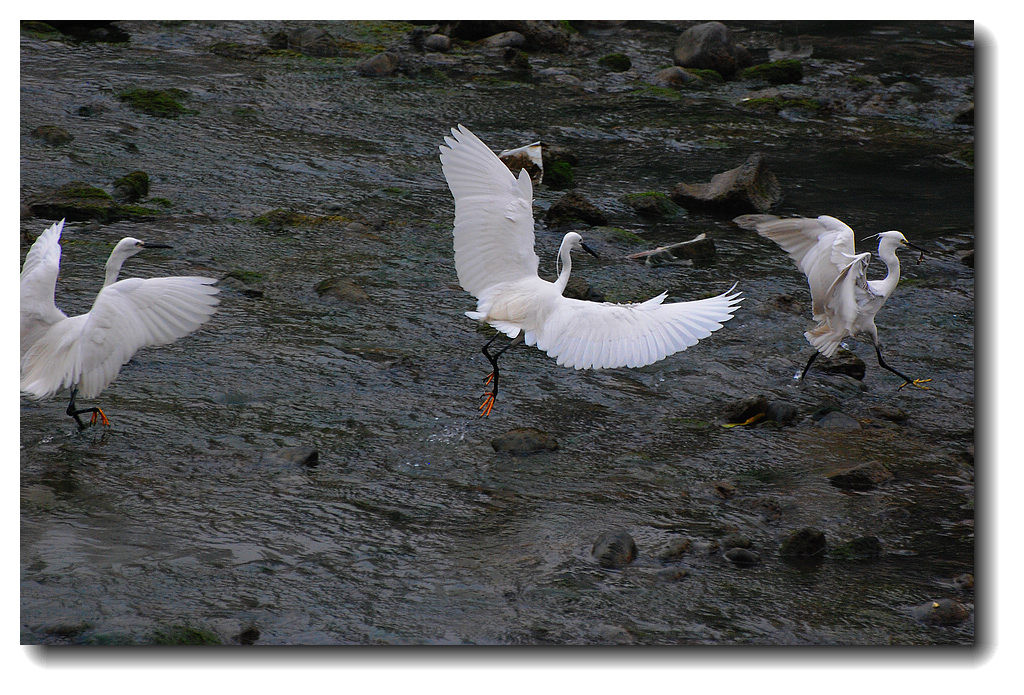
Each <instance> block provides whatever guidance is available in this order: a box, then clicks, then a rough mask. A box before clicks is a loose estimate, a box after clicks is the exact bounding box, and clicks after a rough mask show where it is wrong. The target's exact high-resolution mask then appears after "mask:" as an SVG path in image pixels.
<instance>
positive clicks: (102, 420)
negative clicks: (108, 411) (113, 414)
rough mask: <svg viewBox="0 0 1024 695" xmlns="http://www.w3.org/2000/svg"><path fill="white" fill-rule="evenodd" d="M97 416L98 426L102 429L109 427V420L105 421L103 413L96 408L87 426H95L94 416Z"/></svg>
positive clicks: (105, 417)
mask: <svg viewBox="0 0 1024 695" xmlns="http://www.w3.org/2000/svg"><path fill="white" fill-rule="evenodd" d="M97 415H99V416H100V424H101V425H103V426H104V427H110V420H108V419H107V416H106V415H105V414H104V413H103V411H102V410H101V409H100V408H97V409H96V412H94V413H93V414H92V418H91V419H90V420H89V424H90V425H95V424H96V416H97Z"/></svg>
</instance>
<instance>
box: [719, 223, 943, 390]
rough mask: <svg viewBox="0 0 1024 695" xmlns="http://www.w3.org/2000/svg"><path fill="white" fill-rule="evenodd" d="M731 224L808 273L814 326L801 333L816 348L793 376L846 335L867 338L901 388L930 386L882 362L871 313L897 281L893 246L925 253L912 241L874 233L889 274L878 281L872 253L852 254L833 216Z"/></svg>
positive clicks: (849, 235) (849, 237)
mask: <svg viewBox="0 0 1024 695" xmlns="http://www.w3.org/2000/svg"><path fill="white" fill-rule="evenodd" d="M733 222H735V223H736V224H737V225H739V226H740V227H742V228H744V229H753V230H756V231H757V233H758V234H760V235H761V236H763V237H766V238H768V239H771V240H772V241H774V242H775V243H776V244H778V245H779V246H780V247H782V249H783V250H784V251H786V252H787V253H789V257H790V258H792V259H793V261H794V262H795V263H796V264H797V266H798V267H799V268H800V270H802V271H803V272H804V275H806V276H807V284H808V285H810V288H811V302H812V309H811V311H812V313H813V316H814V320H815V321H817V322H818V325H817V326H815V327H814V328H812V329H811V330H809V331H807V332H806V333H804V337H805V338H807V342H809V343H810V344H811V345H813V346H814V348H815V352H814V353H813V354H812V355H811V358H810V359H809V360H807V364H806V365H805V366H804V368H803V371H802V372H800V375H799V376H798V377H797V379H801V380H802V379H803V378H804V375H805V374H807V370H808V369H810V368H811V364H812V363H813V362H814V360H815V359H816V358H817V357H818V355H819V354H821V355H824V356H825V357H831V356H832V355H833V354H834V353H835V351H836V349H838V347H839V344H840V343H841V342H842V341H843V340H845V339H846V338H848V337H849V338H857V337H858V336H866V337H867V338H868V339H869V340H870V341H871V344H872V345H874V346H875V354H876V355H877V357H878V365H879V366H880V367H882V368H883V369H887V370H889V371H890V372H892V373H893V374H895V375H897V376H899V377H900V378H901V379H903V383H902V384H901V385H900V387H899V388H903V387H904V386H907V385H908V384H910V385H912V386H917V387H918V388H923V389H927V388H928V387H927V386H922V384H924V383H925V382H928V381H931V379H912V378H910V377H908V376H906V375H905V374H903V373H902V372H898V371H896V370H895V369H893V368H892V367H890V366H889V365H888V364H886V362H885V360H884V359H883V358H882V347H881V345H880V344H879V342H878V329H877V328H875V314H877V313H878V311H879V309H881V308H882V305H883V304H885V300H887V299H888V298H889V297H890V296H891V295H892V293H893V291H894V290H895V289H896V285H897V284H898V283H899V281H900V260H899V258H897V257H896V249H898V248H902V247H904V246H909V247H910V248H912V249H917V250H918V251H920V252H921V254H922V257H923V255H924V251H923V250H922V249H921V248H919V247H917V246H914V245H913V244H911V243H910V242H909V241H907V238H906V237H905V236H903V234H902V233H900V232H897V231H889V232H881V233H880V234H877V235H875V236H877V237H878V255H879V257H880V258H881V259H882V262H884V263H885V267H886V269H887V270H888V273H887V274H886V276H885V278H884V279H882V280H868V279H867V267H868V262H869V261H870V260H871V254H870V253H860V254H858V253H856V251H855V249H854V240H853V230H852V229H850V227H848V226H847V225H846V224H844V223H843V222H841V221H839V220H837V219H836V218H835V217H829V216H828V215H822V216H821V217H818V218H817V219H812V218H809V217H790V218H779V217H776V216H775V215H740V216H739V217H737V218H736V219H734V220H733ZM919 262H920V259H919Z"/></svg>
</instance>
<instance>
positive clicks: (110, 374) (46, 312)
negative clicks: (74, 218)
mask: <svg viewBox="0 0 1024 695" xmlns="http://www.w3.org/2000/svg"><path fill="white" fill-rule="evenodd" d="M63 229H64V220H61V221H60V222H58V223H56V224H53V225H51V226H50V227H49V228H48V229H47V230H46V231H45V232H43V233H42V234H40V235H39V238H38V239H36V241H35V243H33V244H32V248H30V249H29V250H28V254H26V256H25V264H24V265H23V266H22V270H21V392H22V393H24V394H26V395H28V396H30V397H32V398H35V399H42V398H47V397H49V396H52V395H53V394H55V393H57V392H58V391H60V390H61V389H63V388H66V387H70V389H71V401H70V402H69V403H68V408H67V414H68V415H69V416H71V417H73V418H74V419H75V422H77V423H78V427H79V429H84V428H85V423H83V422H82V419H81V418H80V417H79V416H80V415H82V414H83V413H92V419H91V422H90V424H95V422H96V419H97V417H99V419H100V422H101V423H102V424H103V425H109V424H110V422H109V420H108V419H107V416H106V415H105V414H104V413H103V411H102V410H101V409H100V408H82V409H79V408H76V407H75V397H76V396H77V395H78V394H79V393H81V395H82V396H83V397H84V398H95V397H96V396H98V395H99V394H100V392H101V391H102V390H103V389H105V388H106V387H107V385H108V384H110V382H112V381H113V380H114V378H115V377H116V376H117V373H118V372H119V371H120V370H121V366H122V365H123V364H125V363H127V362H128V360H130V359H131V357H132V355H134V354H135V353H136V352H137V351H138V350H139V349H140V348H143V347H147V346H151V345H165V344H167V343H171V342H174V341H175V340H177V339H178V338H181V337H184V336H186V335H188V334H189V333H192V332H193V331H194V330H196V329H197V328H199V326H200V325H202V324H203V323H204V322H205V321H206V320H207V319H209V318H210V316H211V315H212V314H213V312H214V307H215V306H216V305H217V303H218V300H217V299H216V298H215V297H214V296H213V295H215V294H217V292H219V290H218V289H217V288H215V287H211V285H212V284H213V283H215V282H216V280H215V279H214V278H206V277H162V278H148V279H141V278H127V279H125V280H120V281H118V279H117V276H118V274H119V273H120V272H121V265H122V264H123V263H124V262H125V260H126V259H128V258H130V257H131V256H134V255H135V254H137V253H138V252H140V251H142V250H143V249H146V248H160V247H163V248H169V247H167V245H166V244H146V243H145V242H143V241H141V240H139V239H135V238H133V237H126V238H124V239H121V241H119V242H118V243H117V245H116V246H115V247H114V250H113V252H112V253H111V254H110V258H109V260H108V261H107V264H106V278H105V280H104V283H103V288H102V289H101V290H100V292H99V294H97V295H96V299H95V301H94V302H93V305H92V309H91V310H90V311H89V312H87V313H85V314H81V315H79V316H72V317H68V316H67V315H66V314H65V313H64V312H63V311H61V310H60V309H58V308H57V306H56V304H55V303H54V292H55V289H56V284H57V273H58V271H59V270H60V253H61V247H60V235H61V231H62V230H63Z"/></svg>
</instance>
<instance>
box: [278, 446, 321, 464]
mask: <svg viewBox="0 0 1024 695" xmlns="http://www.w3.org/2000/svg"><path fill="white" fill-rule="evenodd" d="M273 456H274V458H277V459H280V460H282V461H285V462H287V463H293V464H295V465H297V466H311V467H312V466H316V465H318V464H319V463H320V452H319V451H317V449H316V447H313V446H290V447H286V448H284V449H278V450H277V451H275V452H273Z"/></svg>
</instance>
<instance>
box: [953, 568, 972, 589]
mask: <svg viewBox="0 0 1024 695" xmlns="http://www.w3.org/2000/svg"><path fill="white" fill-rule="evenodd" d="M953 586H955V587H956V588H957V589H960V590H967V589H973V588H974V575H973V574H970V573H969V572H966V573H964V574H961V575H958V576H956V577H953Z"/></svg>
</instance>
